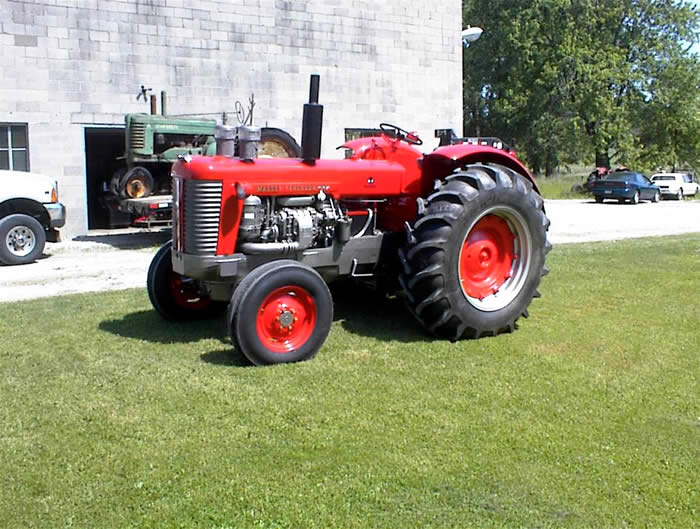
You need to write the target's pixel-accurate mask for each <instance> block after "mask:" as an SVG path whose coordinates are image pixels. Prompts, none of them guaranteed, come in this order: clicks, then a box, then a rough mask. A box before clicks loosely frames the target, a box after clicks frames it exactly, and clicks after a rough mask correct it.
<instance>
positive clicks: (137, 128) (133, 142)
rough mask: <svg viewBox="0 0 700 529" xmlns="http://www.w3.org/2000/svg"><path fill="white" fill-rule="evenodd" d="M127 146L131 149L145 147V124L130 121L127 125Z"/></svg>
mask: <svg viewBox="0 0 700 529" xmlns="http://www.w3.org/2000/svg"><path fill="white" fill-rule="evenodd" d="M129 146H130V147H131V149H132V150H140V149H143V148H144V147H146V124H145V123H138V122H136V121H132V122H131V125H130V127H129Z"/></svg>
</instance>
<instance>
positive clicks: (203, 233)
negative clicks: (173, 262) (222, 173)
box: [176, 179, 223, 255]
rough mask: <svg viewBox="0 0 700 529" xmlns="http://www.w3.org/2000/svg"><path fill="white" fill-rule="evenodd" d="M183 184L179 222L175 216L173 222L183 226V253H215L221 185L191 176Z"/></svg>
mask: <svg viewBox="0 0 700 529" xmlns="http://www.w3.org/2000/svg"><path fill="white" fill-rule="evenodd" d="M182 184H183V185H182V190H181V197H180V200H181V201H182V202H181V208H180V213H181V214H182V221H181V222H180V219H176V222H179V225H180V227H181V229H182V234H181V236H182V239H183V242H184V245H183V246H184V252H185V253H187V254H191V255H216V245H217V243H218V241H219V217H220V216H221V191H222V188H223V185H222V183H221V182H220V181H216V180H190V179H186V180H184V181H183V182H182Z"/></svg>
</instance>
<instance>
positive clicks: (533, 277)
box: [400, 164, 551, 341]
mask: <svg viewBox="0 0 700 529" xmlns="http://www.w3.org/2000/svg"><path fill="white" fill-rule="evenodd" d="M420 209H421V211H419V215H418V219H417V221H416V222H415V224H414V226H413V230H412V235H411V237H410V241H409V243H408V245H407V246H406V248H404V249H403V250H402V251H401V252H400V258H401V261H402V264H403V271H402V273H401V275H400V281H401V284H402V286H403V288H404V290H405V291H406V294H407V298H408V305H409V308H410V309H411V311H412V312H413V314H414V315H415V316H416V318H417V319H418V320H419V321H420V322H421V323H422V324H423V325H424V326H425V327H426V329H428V331H430V332H431V333H433V334H435V335H437V336H439V337H442V338H447V339H450V340H453V341H454V340H459V339H461V338H478V337H481V336H495V335H497V334H500V333H503V332H512V331H513V330H514V328H515V322H516V321H517V320H518V319H519V318H520V317H521V316H525V317H527V315H528V312H527V308H528V306H529V305H530V302H531V301H532V299H533V298H534V297H539V292H538V290H537V287H538V286H539V283H540V279H541V277H542V276H543V275H545V274H546V272H547V270H546V268H545V256H546V254H547V252H549V250H550V249H551V245H550V244H549V242H548V241H547V229H548V228H549V220H548V219H547V217H546V216H545V213H544V202H543V200H542V198H541V197H540V196H539V194H538V193H537V192H536V191H535V190H534V189H533V187H532V184H531V183H530V182H529V181H528V180H527V179H526V178H524V177H523V176H521V175H520V174H518V173H515V172H514V171H512V170H510V169H507V168H505V167H502V166H498V165H481V164H479V165H470V166H467V167H466V168H465V169H464V170H460V171H458V172H455V173H454V174H452V175H451V176H450V177H448V178H447V180H446V182H445V183H444V185H443V186H442V187H441V188H440V190H439V191H437V192H436V193H434V194H433V195H431V196H430V197H428V199H427V200H426V201H424V208H420Z"/></svg>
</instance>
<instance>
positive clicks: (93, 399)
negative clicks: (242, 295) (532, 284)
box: [0, 235, 700, 529]
mask: <svg viewBox="0 0 700 529" xmlns="http://www.w3.org/2000/svg"><path fill="white" fill-rule="evenodd" d="M548 264H549V266H550V268H551V270H552V273H551V274H550V275H549V276H547V277H546V278H545V279H544V281H543V283H542V288H541V290H542V294H543V297H542V298H541V299H538V300H535V302H534V303H533V304H532V306H531V310H530V314H531V317H530V318H529V319H527V320H523V321H521V322H520V325H519V329H518V330H517V331H516V332H515V333H513V334H510V335H503V336H499V337H497V338H490V339H482V340H477V341H464V342H459V343H455V344H453V343H449V342H442V341H433V340H431V339H430V338H428V337H426V336H425V335H424V334H423V333H422V332H421V330H420V329H418V328H417V325H416V324H415V322H414V321H413V319H412V318H411V316H409V315H408V313H407V312H406V311H405V310H404V309H403V307H402V306H401V304H400V303H399V302H397V301H379V300H377V299H373V298H368V299H364V298H362V297H357V298H356V299H354V300H350V299H347V298H346V299H336V321H335V322H334V324H333V328H332V331H331V334H330V337H329V339H328V342H327V343H326V345H325V346H324V347H323V348H322V349H321V351H320V353H319V354H318V356H317V357H316V358H315V359H314V360H313V361H311V362H306V363H302V364H296V365H286V366H279V367H269V368H253V367H249V366H247V365H246V364H245V362H244V361H243V360H242V358H240V357H239V356H238V355H237V354H235V352H233V351H232V350H231V346H230V345H229V344H228V342H227V341H226V339H225V330H224V322H223V320H219V321H213V322H199V323H187V324H167V323H165V322H163V321H161V320H160V319H159V318H158V317H157V316H156V315H155V314H154V312H153V311H152V310H151V308H150V305H149V302H148V298H147V295H146V292H145V289H139V290H129V291H124V292H115V293H107V294H91V295H76V296H67V297H62V298H55V299H46V300H37V301H31V302H21V303H6V304H0V337H1V339H2V345H1V346H0V397H1V401H0V402H1V405H0V428H1V430H0V476H1V481H0V484H1V486H0V520H1V522H0V526H2V527H3V528H30V527H47V528H49V527H50V528H60V527H83V528H107V527H115V528H117V527H118V528H128V527H163V528H173V527H198V528H199V527H202V528H219V529H223V528H242V527H254V528H302V527H303V528H306V527H317V528H332V527H338V528H362V529H364V528H369V527H386V528H415V527H450V528H550V527H551V528H573V527H575V528H641V527H645V528H690V527H698V515H699V512H698V511H699V509H698V506H699V505H700V497H699V494H698V489H699V481H698V476H699V475H700V392H699V391H698V374H699V373H700V369H699V368H700V365H699V364H700V362H699V354H698V352H699V349H700V326H699V322H700V275H699V274H700V235H693V236H683V237H669V238H664V239H661V238H658V239H640V240H633V241H624V242H617V243H595V244H583V245H561V246H557V247H555V248H554V250H553V251H552V253H551V254H550V257H549V259H548Z"/></svg>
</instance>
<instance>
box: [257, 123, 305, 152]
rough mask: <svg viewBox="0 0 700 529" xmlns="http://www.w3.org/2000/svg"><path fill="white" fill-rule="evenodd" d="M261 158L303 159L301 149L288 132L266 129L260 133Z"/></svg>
mask: <svg viewBox="0 0 700 529" xmlns="http://www.w3.org/2000/svg"><path fill="white" fill-rule="evenodd" d="M258 156H259V157H260V158H301V147H300V146H299V144H298V143H297V142H296V140H295V139H294V138H293V137H292V135H291V134H289V133H288V132H285V131H283V130H282V129H276V128H272V127H264V128H263V129H262V130H261V131H260V147H259V148H258Z"/></svg>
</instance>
